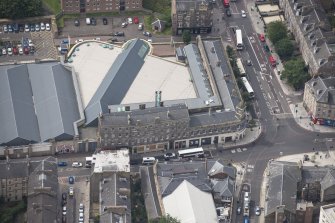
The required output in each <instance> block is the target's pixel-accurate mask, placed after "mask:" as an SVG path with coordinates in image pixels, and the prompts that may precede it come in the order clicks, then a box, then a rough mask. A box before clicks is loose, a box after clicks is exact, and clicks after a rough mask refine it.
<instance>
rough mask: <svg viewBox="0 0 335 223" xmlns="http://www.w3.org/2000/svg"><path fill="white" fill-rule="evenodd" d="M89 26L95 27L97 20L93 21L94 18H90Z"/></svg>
mask: <svg viewBox="0 0 335 223" xmlns="http://www.w3.org/2000/svg"><path fill="white" fill-rule="evenodd" d="M91 25H93V26H95V25H97V20H95V18H91Z"/></svg>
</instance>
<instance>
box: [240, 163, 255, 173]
mask: <svg viewBox="0 0 335 223" xmlns="http://www.w3.org/2000/svg"><path fill="white" fill-rule="evenodd" d="M240 165H241V166H242V168H245V169H246V172H248V173H251V172H252V171H253V170H254V168H255V165H252V164H248V163H246V162H241V163H240Z"/></svg>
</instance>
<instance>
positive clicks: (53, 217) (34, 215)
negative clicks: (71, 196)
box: [27, 157, 58, 223]
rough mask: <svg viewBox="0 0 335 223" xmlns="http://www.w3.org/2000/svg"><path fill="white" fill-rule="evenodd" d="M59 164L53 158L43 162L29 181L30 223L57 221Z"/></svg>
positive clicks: (28, 212) (28, 209) (28, 211)
mask: <svg viewBox="0 0 335 223" xmlns="http://www.w3.org/2000/svg"><path fill="white" fill-rule="evenodd" d="M57 194H58V175H57V163H56V159H55V158H53V157H48V158H46V159H44V160H42V161H41V162H40V163H39V165H38V166H37V167H36V169H35V170H34V171H33V172H32V173H31V174H30V176H29V180H28V207H27V215H28V216H27V218H28V223H50V222H56V221H57V214H58V210H57V209H58V199H57Z"/></svg>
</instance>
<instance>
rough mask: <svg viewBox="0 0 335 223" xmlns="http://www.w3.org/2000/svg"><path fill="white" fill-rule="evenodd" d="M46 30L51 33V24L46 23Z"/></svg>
mask: <svg viewBox="0 0 335 223" xmlns="http://www.w3.org/2000/svg"><path fill="white" fill-rule="evenodd" d="M45 30H46V31H50V30H51V27H50V24H49V23H46V24H45Z"/></svg>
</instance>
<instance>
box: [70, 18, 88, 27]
mask: <svg viewBox="0 0 335 223" xmlns="http://www.w3.org/2000/svg"><path fill="white" fill-rule="evenodd" d="M87 19H88V18H87ZM86 22H87V21H86ZM90 23H91V22H90ZM74 25H75V26H80V22H79V20H78V19H76V20H74Z"/></svg>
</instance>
